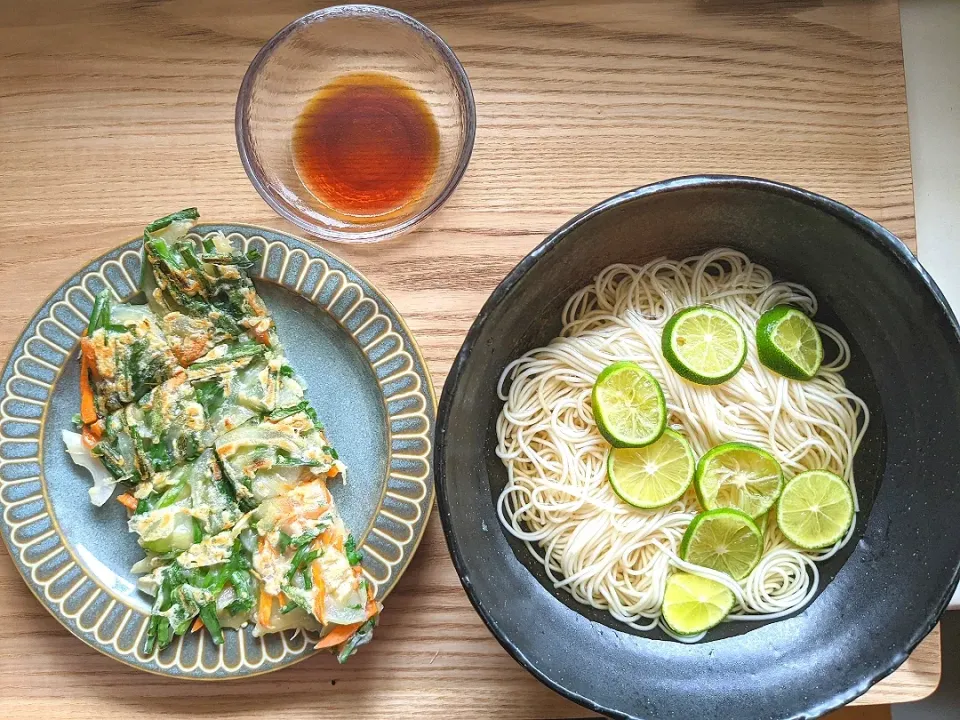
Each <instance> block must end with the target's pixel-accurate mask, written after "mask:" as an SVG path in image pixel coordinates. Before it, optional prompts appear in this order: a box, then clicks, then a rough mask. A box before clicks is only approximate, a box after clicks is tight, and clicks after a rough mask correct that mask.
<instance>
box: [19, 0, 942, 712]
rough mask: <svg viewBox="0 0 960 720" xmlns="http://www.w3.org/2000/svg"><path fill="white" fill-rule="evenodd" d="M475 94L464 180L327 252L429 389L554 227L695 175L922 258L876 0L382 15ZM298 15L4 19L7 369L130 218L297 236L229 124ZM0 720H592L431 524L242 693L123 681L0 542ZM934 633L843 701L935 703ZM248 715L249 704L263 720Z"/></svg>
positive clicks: (90, 6)
mask: <svg viewBox="0 0 960 720" xmlns="http://www.w3.org/2000/svg"><path fill="white" fill-rule="evenodd" d="M391 4H393V5H395V6H396V7H398V8H399V9H402V10H405V11H407V12H410V13H411V14H413V15H415V16H416V17H418V18H419V19H421V20H423V21H424V22H426V23H427V24H429V25H430V26H431V27H433V28H434V29H435V30H436V31H438V32H439V33H440V34H441V35H442V36H443V37H444V38H445V39H446V40H447V41H448V42H449V43H450V44H451V45H452V46H453V48H454V49H455V51H456V52H457V54H458V55H459V57H460V59H461V60H462V62H463V64H464V65H465V67H466V69H467V71H468V73H469V74H470V77H471V80H472V82H473V88H474V91H475V94H476V100H477V111H478V120H479V128H478V132H477V141H476V148H475V150H474V154H473V161H472V163H471V165H470V168H469V170H468V172H467V174H466V177H465V178H464V180H463V183H462V184H461V186H460V188H459V190H458V191H457V192H456V193H455V194H454V196H453V197H452V199H451V200H450V202H449V204H448V205H447V206H446V207H445V208H444V209H443V210H442V211H441V212H440V213H439V214H438V215H437V216H436V217H435V218H434V219H433V220H432V221H431V222H429V223H428V224H427V225H426V226H425V227H423V228H422V229H421V230H419V231H417V232H416V233H415V234H413V235H411V236H408V237H405V238H402V239H399V240H396V241H393V242H390V243H388V244H385V245H382V246H378V247H345V246H331V247H330V249H331V250H333V251H334V252H335V253H337V254H340V255H341V256H342V257H344V258H345V259H347V260H348V261H349V262H351V263H353V264H354V265H355V266H356V267H358V268H359V269H360V270H361V271H363V272H364V273H366V274H367V276H368V277H369V278H370V279H371V280H372V281H373V282H374V283H375V284H376V285H378V286H379V288H380V289H381V290H383V291H384V292H386V293H387V294H388V295H389V297H390V298H391V299H392V300H393V301H394V303H395V304H396V305H397V307H398V308H399V310H400V311H401V312H402V313H403V314H404V316H405V317H406V319H407V321H408V322H409V325H410V326H411V328H412V329H413V331H414V332H415V333H416V335H417V337H418V339H419V341H420V344H421V346H422V348H423V350H424V352H425V354H426V357H427V360H428V362H429V365H430V369H431V371H432V372H433V375H434V381H435V384H436V386H437V389H438V390H439V388H440V387H441V386H442V383H443V379H444V376H445V373H446V371H447V369H448V368H449V366H450V364H451V361H452V359H453V357H454V354H455V353H456V351H457V349H458V348H459V345H460V342H461V340H462V338H463V335H464V333H465V331H466V329H467V327H468V326H469V324H470V322H471V320H472V319H473V317H474V315H475V313H476V312H477V311H478V310H479V308H480V306H481V304H482V302H483V301H484V299H485V298H486V297H487V295H488V294H489V293H490V291H491V290H492V289H493V288H494V287H495V286H496V284H497V282H498V281H499V280H500V279H501V278H502V277H503V275H504V274H505V273H506V272H507V271H508V270H509V269H510V268H512V267H513V265H514V264H515V263H516V262H517V261H518V260H519V259H520V258H521V257H523V255H524V254H525V253H527V252H528V251H529V250H530V249H531V248H532V247H534V245H536V244H537V243H538V242H539V241H540V240H541V239H542V238H543V237H544V236H545V235H546V234H547V233H549V232H550V231H551V230H552V229H554V228H555V227H557V226H558V225H560V224H561V223H563V222H564V221H565V220H567V219H568V218H569V217H571V216H572V215H573V214H575V213H578V212H580V211H581V210H583V209H585V208H587V207H589V206H590V205H592V204H594V203H596V202H598V201H600V200H602V199H604V198H606V197H608V196H609V195H612V194H615V193H617V192H620V191H622V190H625V189H628V188H632V187H635V186H637V185H641V184H644V183H647V182H651V181H654V180H659V179H663V178H666V177H671V176H676V175H683V174H689V173H699V172H732V173H743V174H750V175H759V176H763V177H768V178H772V179H776V180H781V181H785V182H789V183H795V184H798V185H801V186H804V187H806V188H809V189H811V190H815V191H817V192H821V193H825V194H827V195H830V196H832V197H834V198H836V199H838V200H840V201H842V202H845V203H848V204H850V205H852V206H853V207H855V208H857V209H858V210H861V211H863V212H865V213H866V214H868V215H870V216H872V217H874V218H876V219H877V220H879V221H881V222H883V223H885V224H886V225H887V226H888V227H889V228H890V229H891V230H893V231H894V232H895V233H897V234H898V235H899V236H900V237H901V238H903V239H904V240H905V241H906V242H907V243H908V244H910V245H911V246H912V245H913V244H914V218H913V198H912V185H911V175H910V156H909V144H908V135H907V115H906V105H905V97H904V77H903V66H902V58H901V49H900V33H899V18H898V12H897V5H896V2H895V0H876V1H868V0H864V1H862V2H831V1H830V0H827V1H825V2H824V1H820V0H817V1H814V0H794V1H781V2H772V1H771V2H766V1H763V2H760V1H757V2H749V1H747V0H673V1H666V0H665V1H664V2H586V1H578V2H573V1H571V2H561V1H549V2H548V1H544V2H537V1H534V0H529V1H528V0H516V1H508V0H447V1H443V2H440V1H437V2H427V1H426V0H423V1H417V0H409V1H407V0H399V1H398V2H393V3H391ZM315 7H316V4H315V3H314V2H311V1H310V0H271V1H270V2H253V1H250V2H247V1H246V0H172V1H170V2H160V1H158V2H147V1H143V2H123V1H120V0H89V1H82V0H69V1H68V0H64V1H63V2H53V1H49V2H18V1H17V0H3V1H2V2H0V187H2V200H3V202H2V203H0V298H2V302H0V356H3V357H5V356H6V354H7V353H8V352H9V350H10V348H11V346H12V344H13V342H14V339H15V338H16V336H17V334H18V333H19V332H20V330H21V329H22V327H23V326H24V324H25V323H26V322H27V320H28V318H29V317H30V316H31V315H32V313H33V312H34V310H35V309H36V307H37V306H38V305H39V304H40V303H41V302H42V300H43V299H44V298H45V297H46V296H47V295H48V294H49V293H50V292H51V291H52V290H53V289H54V288H56V286H57V285H58V284H59V283H60V282H61V281H62V280H63V279H64V278H66V277H68V276H69V275H71V274H72V273H74V272H75V271H77V270H78V269H79V268H80V267H82V266H83V265H84V264H85V263H86V262H87V261H89V260H90V259H92V258H94V257H96V256H97V255H100V254H101V253H103V252H105V251H106V250H108V249H110V248H112V247H114V246H116V245H118V244H119V243H121V242H122V241H125V240H127V239H129V238H131V237H133V236H134V235H136V234H137V233H138V232H139V230H140V228H142V227H143V225H144V223H145V222H146V221H148V220H150V219H152V218H154V217H157V216H159V215H163V214H165V213H166V212H169V211H171V210H175V209H179V208H181V207H186V206H190V205H197V206H199V207H200V209H201V212H202V213H203V216H204V218H205V219H208V220H209V219H214V220H216V219H221V220H235V221H241V222H248V223H259V224H263V225H267V226H272V227H277V228H280V229H284V230H288V231H292V232H296V229H295V228H293V227H291V226H288V225H287V224H286V223H285V222H284V221H282V220H281V219H280V218H278V217H276V216H275V215H274V214H273V213H272V212H271V211H270V210H269V208H268V207H267V206H266V205H265V204H264V203H263V202H262V201H261V200H260V198H259V197H258V196H257V194H256V193H255V192H254V190H253V188H252V187H251V186H250V184H249V183H248V181H247V178H246V176H245V175H244V172H243V169H242V168H241V165H240V161H239V158H238V156H237V151H236V146H235V143H234V128H233V111H234V101H235V99H236V94H237V89H238V87H239V84H240V79H241V77H242V75H243V72H244V70H245V69H246V66H247V64H248V63H249V61H250V60H251V59H252V57H253V55H254V54H255V53H256V51H257V49H258V48H259V47H260V46H261V44H262V43H263V42H264V41H265V40H266V39H267V38H268V37H270V36H271V35H272V34H273V33H274V32H276V31H277V30H278V29H280V28H281V27H282V26H283V25H285V24H286V23H287V22H289V21H290V20H292V19H294V18H295V17H297V16H299V15H302V14H304V13H306V12H308V11H310V10H313V9H315ZM0 555H3V556H4V557H0V716H2V717H3V718H27V717H40V716H42V717H45V718H66V717H70V718H72V719H74V720H85V719H93V718H96V719H98V720H99V719H100V718H104V717H113V716H122V717H130V716H131V715H133V714H135V715H136V716H137V717H138V718H144V719H147V718H169V717H175V716H185V715H189V714H193V715H197V716H203V717H220V716H227V715H229V716H231V717H244V718H246V717H250V718H252V717H266V716H267V712H268V713H269V717H271V718H291V719H292V718H301V717H307V716H323V717H328V718H333V717H368V718H380V717H384V718H386V717H401V716H419V717H452V716H454V715H458V716H463V717H471V718H480V717H498V718H556V717H571V716H582V715H584V714H586V713H585V712H584V711H583V710H582V709H581V708H579V707H578V706H576V705H574V704H572V703H569V702H567V701H566V700H564V699H562V698H560V697H559V696H557V695H555V694H553V693H552V692H551V691H549V690H547V689H546V688H544V687H542V686H541V685H539V684H538V683H537V682H536V681H535V680H534V679H533V678H532V677H530V676H529V675H528V674H527V673H526V672H524V671H523V670H522V669H521V668H520V667H519V666H518V665H516V664H515V663H514V662H513V660H511V659H510V658H509V657H508V655H507V654H506V653H505V652H504V651H503V650H502V649H501V648H500V646H499V645H498V644H497V642H496V641H495V640H494V639H493V638H492V637H491V635H490V634H489V633H488V632H487V630H486V628H485V627H484V626H483V624H482V623H481V621H480V620H479V618H478V617H477V615H476V614H475V613H474V611H473V609H472V608H471V606H470V604H469V602H468V601H467V598H466V597H465V595H464V593H463V591H462V589H461V587H460V584H459V582H458V580H457V577H456V574H455V573H454V570H453V567H452V565H451V563H450V560H449V557H448V555H447V548H446V545H445V543H444V540H443V536H442V533H441V528H440V524H439V522H438V521H437V518H436V517H434V518H433V519H432V520H431V523H430V526H429V529H428V531H427V535H426V538H425V539H424V541H423V544H422V545H421V548H420V551H419V553H418V555H417V557H416V559H415V561H414V562H413V564H412V566H411V568H410V570H409V571H408V572H407V574H406V576H405V577H404V578H403V580H402V581H401V583H400V585H399V587H398V588H397V590H396V591H395V592H394V594H393V595H392V596H391V597H390V598H389V600H388V603H387V609H386V612H385V614H384V616H383V623H382V626H381V628H380V629H379V630H378V633H377V640H376V643H375V644H374V645H373V646H371V647H369V648H365V649H364V651H363V652H361V653H360V654H359V655H358V657H356V658H354V659H353V660H351V662H350V663H349V665H347V666H346V667H339V666H337V664H336V663H335V661H334V660H333V658H331V657H329V656H317V657H314V658H311V659H309V660H307V661H305V662H303V663H301V664H299V665H297V666H296V667H293V668H290V669H287V670H283V671H280V672H277V673H275V674H272V675H268V676H263V677H258V678H253V679H249V680H247V681H244V682H242V683H227V684H224V683H218V684H198V683H195V684H190V683H185V682H174V681H171V680H167V679H164V678H160V677H154V676H150V675H146V674H143V673H140V672H137V671H135V670H132V669H129V668H127V667H125V666H123V665H121V664H119V663H116V662H115V661H113V660H110V659H108V658H106V657H103V656H101V655H100V654H98V653H97V652H96V651H94V650H92V649H90V648H88V647H87V646H85V645H84V644H83V643H81V642H80V641H78V640H77V639H75V638H74V637H72V636H71V635H70V634H69V633H68V632H67V631H66V630H64V629H63V628H62V627H61V626H60V625H59V624H58V623H57V621H56V620H54V619H53V618H52V617H50V616H49V615H48V614H47V612H46V611H45V610H44V609H43V608H41V606H40V605H39V604H38V603H37V602H36V601H35V600H34V598H33V597H32V596H31V594H30V592H29V590H28V589H27V588H26V586H25V585H24V583H23V581H22V580H21V579H20V577H19V576H18V575H17V572H16V570H15V569H14V567H13V564H12V563H11V562H10V560H9V559H8V558H7V557H5V555H6V551H5V550H4V549H2V548H0ZM939 653H940V647H939V635H938V633H936V632H935V633H933V634H931V635H930V636H929V637H928V638H927V640H926V641H924V643H923V644H922V645H921V646H920V647H919V648H918V649H917V650H916V651H915V652H914V654H913V656H912V657H911V658H910V660H908V661H907V663H906V664H905V665H904V666H903V667H902V668H901V669H900V670H899V671H898V672H896V673H895V674H894V675H892V676H890V677H889V678H887V679H886V680H884V681H883V682H882V683H880V684H879V685H878V686H877V687H876V688H874V689H873V690H871V691H870V692H869V693H868V694H867V695H866V696H864V697H863V698H861V699H860V700H859V701H858V702H868V703H869V702H872V703H877V702H896V701H903V700H912V699H917V698H919V697H922V696H924V695H927V694H929V693H930V692H932V691H933V689H934V688H935V687H936V685H937V682H938V679H939V672H940V666H939V661H940V655H939ZM265 708H269V710H268V711H266V710H265Z"/></svg>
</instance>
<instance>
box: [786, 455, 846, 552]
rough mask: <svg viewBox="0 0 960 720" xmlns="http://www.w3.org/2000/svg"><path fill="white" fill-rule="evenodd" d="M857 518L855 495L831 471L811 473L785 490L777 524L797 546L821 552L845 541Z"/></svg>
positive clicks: (844, 482)
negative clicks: (854, 516) (854, 509)
mask: <svg viewBox="0 0 960 720" xmlns="http://www.w3.org/2000/svg"><path fill="white" fill-rule="evenodd" d="M853 515H854V511H853V494H852V493H851V492H850V486H849V485H848V484H847V483H846V481H845V480H843V478H841V477H839V476H837V475H834V474H833V473H832V472H828V471H827V470H808V471H807V472H804V473H800V474H799V475H797V476H796V477H795V478H793V480H791V481H790V482H788V483H787V486H786V487H785V488H784V489H783V495H781V496H780V504H779V505H778V506H777V525H778V526H779V527H780V531H781V532H782V533H783V534H784V536H785V537H786V538H787V540H789V541H790V542H792V543H793V544H794V545H798V546H800V547H802V548H805V549H807V550H818V549H820V548H825V547H830V546H831V545H834V544H836V543H837V542H838V541H839V540H840V539H841V538H843V536H844V535H846V534H847V530H849V529H850V523H852V522H853Z"/></svg>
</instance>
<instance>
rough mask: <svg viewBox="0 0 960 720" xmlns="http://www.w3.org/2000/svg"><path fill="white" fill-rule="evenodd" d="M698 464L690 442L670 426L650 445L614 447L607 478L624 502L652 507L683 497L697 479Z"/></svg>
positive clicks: (647, 508) (641, 506)
mask: <svg viewBox="0 0 960 720" xmlns="http://www.w3.org/2000/svg"><path fill="white" fill-rule="evenodd" d="M695 466H696V460H694V457H693V450H691V449H690V443H688V442H687V440H686V438H684V437H683V436H682V435H680V433H677V432H674V431H673V430H670V429H669V428H668V429H666V430H665V431H664V433H663V435H661V436H660V439H659V440H657V441H656V442H654V443H651V444H650V445H646V446H644V447H642V448H614V449H613V450H611V451H610V454H609V455H608V456H607V477H608V478H609V480H610V485H611V486H612V487H613V490H614V492H616V493H617V495H619V496H620V497H621V499H623V501H624V502H627V503H630V504H631V505H633V506H634V507H638V508H643V509H645V510H651V509H653V508H658V507H663V506H664V505H669V504H670V503H672V502H674V501H675V500H678V499H679V498H680V497H682V496H683V494H684V493H685V492H686V491H687V488H689V487H690V482H691V481H692V480H693V471H694V467H695Z"/></svg>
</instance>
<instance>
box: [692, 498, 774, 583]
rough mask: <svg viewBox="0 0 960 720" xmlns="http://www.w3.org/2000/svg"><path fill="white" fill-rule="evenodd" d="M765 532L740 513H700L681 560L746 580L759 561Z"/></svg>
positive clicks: (711, 511)
mask: <svg viewBox="0 0 960 720" xmlns="http://www.w3.org/2000/svg"><path fill="white" fill-rule="evenodd" d="M762 554H763V533H761V532H760V528H758V527H757V524H756V523H755V522H754V521H753V520H752V519H751V518H750V516H749V515H746V514H744V513H742V512H740V511H739V510H731V509H729V508H720V509H718V510H708V511H707V512H704V513H700V514H699V515H697V516H696V517H695V518H694V519H693V520H692V521H691V522H690V525H689V527H687V532H686V533H684V536H683V541H682V542H681V543H680V557H681V558H682V559H684V560H686V561H687V562H688V563H692V564H694V565H700V566H701V567H705V568H710V569H711V570H716V571H718V572H723V573H726V574H727V575H729V576H730V577H732V578H733V579H734V580H743V578H745V577H747V575H749V574H750V573H751V571H752V570H753V569H754V568H755V567H756V566H757V563H758V562H760V556H761V555H762Z"/></svg>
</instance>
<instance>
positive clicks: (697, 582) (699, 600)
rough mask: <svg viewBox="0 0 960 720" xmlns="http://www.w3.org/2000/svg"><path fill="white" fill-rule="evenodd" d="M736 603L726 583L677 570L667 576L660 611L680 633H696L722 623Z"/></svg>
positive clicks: (672, 627) (674, 629)
mask: <svg viewBox="0 0 960 720" xmlns="http://www.w3.org/2000/svg"><path fill="white" fill-rule="evenodd" d="M733 603H734V597H733V593H732V592H730V589H729V588H727V587H726V586H725V585H723V583H719V582H717V581H716V580H711V579H710V578H705V577H700V576H699V575H694V574H692V573H685V572H677V573H674V574H673V575H671V576H670V577H669V578H668V579H667V589H666V591H665V592H664V594H663V607H662V608H661V612H662V613H663V619H664V620H665V621H666V622H667V625H669V626H670V628H671V629H672V630H673V631H674V632H675V633H677V634H678V635H697V634H699V633H702V632H705V631H707V630H709V629H710V628H712V627H714V626H715V625H719V624H720V621H721V620H723V619H724V618H725V617H726V616H727V614H728V613H729V612H730V611H731V610H732V609H733Z"/></svg>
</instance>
